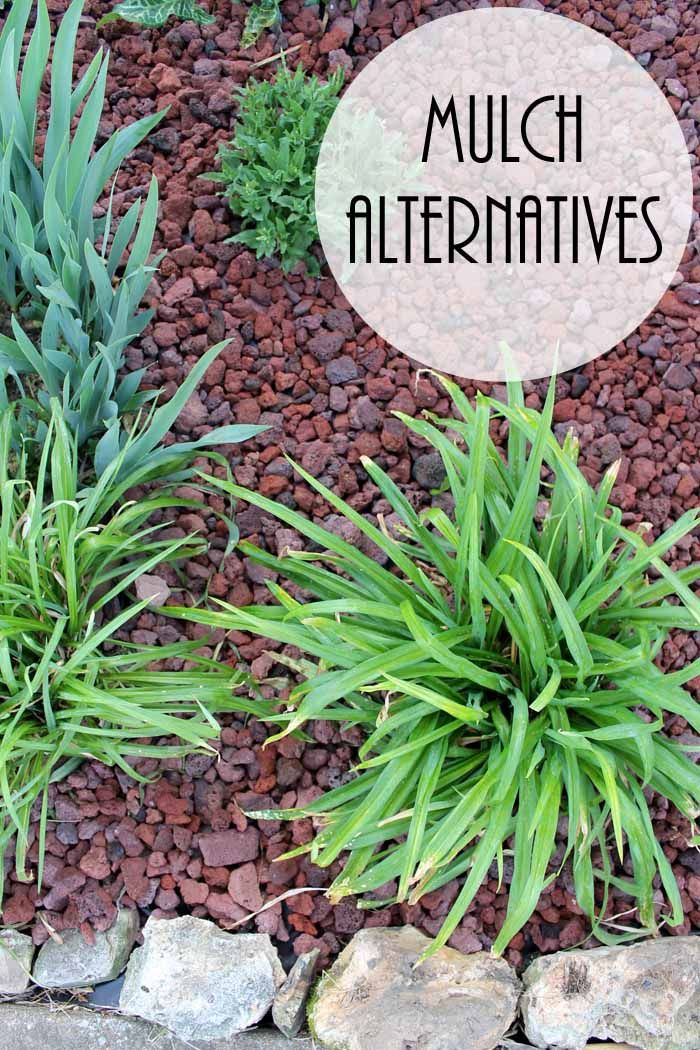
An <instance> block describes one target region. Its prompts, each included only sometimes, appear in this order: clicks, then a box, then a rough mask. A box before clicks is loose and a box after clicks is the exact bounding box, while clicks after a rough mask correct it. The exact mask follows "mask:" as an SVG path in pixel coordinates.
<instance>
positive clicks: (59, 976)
mask: <svg viewBox="0 0 700 1050" xmlns="http://www.w3.org/2000/svg"><path fill="white" fill-rule="evenodd" d="M138 932H139V917H138V912H137V911H136V910H135V909H133V908H132V909H130V908H122V910H121V911H120V912H119V914H118V915H117V918H116V920H115V922H114V925H113V926H110V928H109V929H108V930H105V931H104V933H96V934H95V943H94V944H87V943H86V942H85V941H84V940H83V936H82V934H81V933H80V932H79V931H78V930H69V931H68V932H66V933H63V934H62V935H61V936H62V940H63V944H57V943H56V941H53V940H48V941H47V942H46V944H45V945H44V946H43V947H42V949H41V951H40V952H39V954H38V956H37V960H36V965H35V967H34V980H35V982H36V983H37V984H39V985H41V987H42V988H86V987H88V986H90V985H93V984H101V983H102V982H103V981H112V980H113V979H114V978H115V977H118V976H119V974H120V973H121V972H122V970H123V969H124V967H125V966H126V963H127V959H128V958H129V952H130V951H131V949H132V947H133V945H134V941H135V940H136V936H137V934H138Z"/></svg>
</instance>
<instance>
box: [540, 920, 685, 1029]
mask: <svg viewBox="0 0 700 1050" xmlns="http://www.w3.org/2000/svg"><path fill="white" fill-rule="evenodd" d="M523 982H524V985H525V994H524V995H523V997H522V1000H521V1010H522V1015H523V1022H524V1025H525V1033H526V1035H527V1037H528V1039H529V1040H530V1042H531V1043H534V1044H535V1046H538V1047H548V1046H552V1045H556V1046H557V1047H561V1048H562V1050H580V1048H581V1047H583V1046H585V1045H586V1043H587V1042H588V1040H589V1039H591V1038H597V1039H611V1040H613V1041H615V1042H629V1043H632V1044H633V1045H634V1046H636V1047H640V1050H697V1047H698V1046H700V1011H698V1002H699V1001H700V937H668V938H661V939H659V940H649V941H643V942H642V943H640V944H635V945H632V946H630V947H611V948H595V949H592V950H590V951H572V952H557V953H556V955H550V956H546V957H542V958H539V959H536V960H535V961H534V962H533V963H532V965H531V966H530V967H529V968H528V969H527V970H526V972H525V974H524V977H523Z"/></svg>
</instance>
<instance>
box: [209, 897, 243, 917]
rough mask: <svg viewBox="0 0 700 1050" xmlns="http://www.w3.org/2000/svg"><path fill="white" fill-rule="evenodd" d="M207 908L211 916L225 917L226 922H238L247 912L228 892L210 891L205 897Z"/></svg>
mask: <svg viewBox="0 0 700 1050" xmlns="http://www.w3.org/2000/svg"><path fill="white" fill-rule="evenodd" d="M207 910H208V912H209V914H210V915H211V916H212V918H214V919H225V920H226V921H227V922H238V921H239V920H240V919H245V917H246V915H247V914H248V913H247V911H246V909H245V908H241V906H240V905H239V904H236V902H235V901H234V900H233V899H232V898H231V896H230V894H228V893H210V894H209V896H208V898H207Z"/></svg>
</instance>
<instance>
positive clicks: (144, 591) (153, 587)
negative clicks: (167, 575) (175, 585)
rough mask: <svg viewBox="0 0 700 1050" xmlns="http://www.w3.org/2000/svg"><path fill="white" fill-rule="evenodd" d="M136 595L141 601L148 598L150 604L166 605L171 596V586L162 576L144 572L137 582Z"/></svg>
mask: <svg viewBox="0 0 700 1050" xmlns="http://www.w3.org/2000/svg"><path fill="white" fill-rule="evenodd" d="M135 589H136V597H137V598H138V599H139V600H140V601H144V600H146V599H148V604H149V605H155V606H158V605H165V603H166V602H167V600H168V598H169V597H170V588H169V587H168V585H167V583H166V582H165V580H162V579H161V578H160V576H149V575H148V573H144V574H143V575H142V576H139V577H138V578H137V580H136V583H135Z"/></svg>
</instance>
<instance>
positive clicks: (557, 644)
mask: <svg viewBox="0 0 700 1050" xmlns="http://www.w3.org/2000/svg"><path fill="white" fill-rule="evenodd" d="M443 383H444V385H445V387H446V388H447V390H448V391H449V392H450V393H451V395H452V398H453V401H454V406H455V409H456V410H457V413H456V414H459V415H460V416H461V418H458V419H438V418H434V417H431V416H429V417H428V418H426V419H421V420H418V419H412V418H410V417H407V416H404V415H401V414H399V418H400V419H402V420H403V422H404V423H405V425H406V426H407V427H408V429H409V430H410V431H412V432H413V433H414V434H416V435H418V436H419V437H421V438H422V439H424V440H425V441H426V442H427V443H428V444H429V445H430V446H431V447H432V448H433V449H435V450H436V451H438V452H439V453H440V456H441V457H442V460H443V463H444V466H445V471H446V474H447V481H446V488H447V493H446V497H447V496H449V497H451V502H450V501H449V500H447V499H446V498H444V499H443V500H441V506H439V507H438V506H433V507H431V508H430V509H428V510H425V511H423V512H421V513H417V512H416V511H415V510H414V509H413V507H412V505H411V503H410V502H409V500H408V499H407V498H406V496H405V495H404V494H403V493H402V492H401V491H400V490H399V488H397V486H396V485H395V484H394V482H393V481H392V480H391V479H390V478H389V477H388V475H387V474H386V473H385V472H384V471H383V470H381V469H380V468H379V467H378V466H377V465H376V464H374V463H372V462H371V461H368V460H365V461H364V466H365V469H366V470H367V472H368V474H369V477H370V479H371V480H372V482H374V484H375V485H376V486H377V489H378V490H379V492H380V493H381V495H382V496H383V497H384V499H385V500H386V501H387V502H388V503H389V504H390V505H391V507H392V508H393V511H394V513H395V515H396V518H397V519H398V521H399V525H398V526H393V527H391V528H390V527H389V526H388V525H387V523H386V521H384V520H383V519H380V521H379V525H374V524H372V523H370V522H369V521H367V520H366V519H365V518H364V517H363V516H362V515H361V514H359V513H357V512H356V511H355V510H353V509H352V508H351V507H350V506H349V505H348V504H347V503H345V502H343V501H342V500H341V499H340V498H339V497H338V496H337V495H335V494H334V493H333V492H332V491H330V490H329V489H327V488H326V487H325V486H324V485H322V484H321V483H320V482H319V481H318V480H316V479H315V478H313V477H312V476H311V475H309V474H308V472H306V471H305V470H303V469H302V468H301V467H298V466H297V467H296V470H297V471H298V473H299V475H300V476H301V477H302V478H303V479H304V480H305V481H306V483H307V484H308V485H310V486H311V487H312V488H313V489H315V490H316V492H318V493H319V494H320V495H321V496H322V497H323V499H324V500H325V501H326V502H327V503H328V505H329V506H330V507H332V508H333V509H334V510H335V511H336V512H338V513H339V514H341V515H343V516H344V517H345V518H346V520H347V521H349V522H351V523H352V524H353V525H354V526H356V527H357V528H358V529H359V530H360V531H361V532H362V533H363V534H364V536H366V537H367V538H368V539H369V540H371V541H372V542H373V543H374V544H376V547H377V548H378V549H379V551H381V552H382V555H383V558H384V559H385V564H381V563H379V562H378V561H377V560H375V559H374V558H372V557H370V556H368V555H367V554H365V553H363V552H362V551H361V550H360V549H358V547H357V546H356V545H353V544H351V543H348V542H345V541H344V540H343V539H341V538H339V537H338V536H337V535H335V534H334V533H331V532H328V531H327V530H325V529H324V528H322V527H321V526H319V525H315V524H313V523H312V522H311V521H309V520H308V519H307V518H305V517H304V516H303V515H301V514H299V513H297V512H295V511H293V510H290V509H288V508H286V507H284V506H283V505H281V504H279V503H276V502H273V501H271V500H269V499H266V498H264V497H262V496H261V495H259V494H258V493H256V492H251V491H248V490H246V489H243V488H241V487H239V486H237V485H234V484H230V483H229V482H226V481H219V482H218V483H217V484H218V485H219V487H220V488H221V489H223V490H224V491H225V492H227V493H230V494H231V495H233V496H235V497H237V498H239V499H242V500H244V501H246V502H249V503H251V504H254V505H255V506H256V507H258V508H260V509H261V510H263V511H265V512H266V513H269V514H272V515H274V516H275V517H277V518H278V519H280V520H282V521H284V522H285V523H286V524H287V525H289V526H291V527H293V528H295V529H298V531H299V532H300V533H301V534H303V535H304V536H305V537H306V538H307V540H308V541H310V543H311V545H312V546H313V548H314V549H313V550H311V551H308V552H306V553H304V552H295V551H290V552H289V553H288V554H286V555H285V556H283V557H274V556H273V555H271V554H268V553H265V552H263V551H262V550H259V549H257V548H255V547H253V546H250V545H248V544H246V545H245V548H244V549H245V553H246V555H247V556H249V557H251V558H253V559H255V560H256V561H257V562H259V563H260V564H261V565H263V566H265V567H266V568H269V569H272V570H273V571H274V572H276V573H279V574H280V576H281V577H282V578H286V579H287V580H289V581H292V582H293V583H294V584H296V585H297V586H298V587H299V588H301V593H302V594H304V595H305V597H304V599H303V600H298V597H295V596H294V595H293V594H291V593H290V591H289V590H288V589H285V588H284V587H282V586H280V585H278V584H277V583H273V582H270V583H268V587H269V589H270V591H271V593H272V596H273V597H274V598H275V600H276V602H275V604H273V605H271V606H252V607H248V608H244V609H237V608H235V607H232V606H229V605H225V604H224V603H220V604H221V605H222V608H221V610H219V611H206V610H192V609H187V610H185V609H182V610H180V615H182V616H186V617H188V618H190V619H194V620H197V621H199V622H201V623H205V624H210V625H212V626H216V627H224V628H228V629H235V630H238V631H246V632H250V633H251V634H253V635H258V636H261V637H268V638H271V639H274V640H275V641H276V642H279V643H283V645H285V646H290V647H294V648H295V649H296V650H298V651H300V652H301V654H302V656H301V657H294V658H292V656H285V654H284V653H278V654H276V657H275V658H276V659H277V660H279V661H280V662H282V663H286V664H288V665H289V667H290V668H291V669H292V670H293V671H295V672H297V673H298V674H299V675H300V676H301V681H300V682H299V684H297V685H296V687H295V688H294V689H293V691H292V693H291V696H290V698H289V701H288V704H287V707H286V710H283V711H281V712H279V711H276V709H271V710H270V712H269V715H268V717H270V718H271V719H273V720H276V721H277V722H278V723H279V725H280V726H281V729H280V732H279V734H278V735H279V736H284V735H285V734H287V733H290V732H294V731H301V730H302V729H303V727H304V725H305V724H306V723H307V722H309V721H310V720H313V719H329V720H332V721H335V722H340V723H344V724H346V725H355V726H360V727H361V728H362V729H363V730H364V731H365V733H366V739H365V741H364V743H363V745H362V747H361V749H360V753H359V761H358V764H357V766H356V769H355V774H356V775H355V776H354V777H353V779H352V780H350V781H349V782H348V783H346V784H344V785H343V786H341V787H338V788H336V789H334V790H332V791H330V792H328V793H327V794H326V795H324V796H323V797H322V798H320V799H319V800H318V801H316V802H313V803H312V804H310V805H308V806H304V807H303V808H301V809H298V810H291V811H284V812H279V811H274V812H269V811H268V812H267V813H258V814H256V816H259V817H263V816H265V817H273V816H274V818H275V819H279V818H280V817H281V818H284V819H294V818H297V817H305V816H310V815H311V816H314V817H315V818H316V819H317V825H318V826H319V830H318V832H317V834H316V837H315V839H314V841H313V842H312V843H310V844H308V845H304V846H301V847H299V849H297V850H295V851H294V853H300V852H304V851H308V852H309V854H310V857H311V859H312V860H313V862H314V863H316V864H319V865H321V866H322V867H328V866H329V865H331V864H332V863H333V862H334V861H337V860H338V859H340V858H342V857H343V855H344V854H347V855H346V857H345V863H344V866H343V868H342V870H341V872H340V874H339V875H338V876H337V878H336V879H335V881H334V882H333V884H332V886H331V888H330V891H329V894H330V896H331V899H332V900H334V901H338V900H340V899H341V898H342V897H344V896H346V895H348V894H357V895H359V896H360V897H363V896H364V898H365V900H364V903H365V905H366V906H370V907H371V906H377V905H379V904H380V903H381V904H384V903H386V901H384V900H382V901H381V902H380V901H378V900H376V898H375V899H374V900H373V898H372V894H373V892H374V891H376V890H377V889H379V887H383V886H385V885H386V884H387V883H392V884H393V885H395V887H396V893H395V898H394V899H396V900H398V901H408V902H409V903H411V902H415V901H417V900H419V899H420V897H421V896H422V895H423V894H424V893H427V892H430V891H432V890H435V889H437V888H438V887H440V886H442V885H444V884H445V883H446V882H448V881H450V880H451V879H454V878H456V877H461V878H463V880H464V882H463V886H462V888H461V890H460V892H459V895H458V897H457V899H456V900H455V902H454V904H453V906H452V908H451V910H450V912H449V914H448V916H447V918H446V919H445V921H444V924H443V926H442V929H441V931H440V933H439V934H438V936H437V938H436V939H435V942H434V944H433V946H432V947H431V949H430V950H431V951H434V950H435V949H436V948H437V947H438V946H439V945H441V944H443V943H445V942H446V941H447V939H448V938H449V937H450V935H451V934H452V932H453V931H454V930H455V928H456V927H457V925H458V924H459V922H460V920H461V918H462V917H463V915H464V914H465V911H466V909H467V908H468V907H469V905H470V903H471V901H472V900H473V899H474V896H475V894H476V893H477V891H478V889H479V887H480V886H481V884H482V882H483V880H484V878H485V877H486V875H487V873H488V872H489V871H490V870H491V869H492V866H493V865H495V870H496V871H497V872H498V874H499V878H501V879H502V878H503V872H504V866H505V863H506V859H507V858H509V859H510V862H511V863H512V880H511V882H510V886H509V891H510V892H509V903H508V910H507V915H506V919H505V922H504V924H503V926H502V928H501V930H500V933H499V935H498V937H497V940H496V942H495V944H494V951H495V952H497V953H501V952H503V950H504V949H505V948H506V946H507V945H508V943H509V941H510V940H511V938H512V937H513V936H514V935H515V934H516V933H517V932H518V931H519V930H520V929H521V927H522V926H523V925H524V924H525V922H526V921H527V920H528V918H529V917H530V916H531V915H532V913H533V911H534V909H535V906H536V904H537V901H538V898H539V896H540V894H541V893H542V891H543V889H544V888H545V887H546V886H547V885H548V884H549V883H550V882H551V880H552V879H554V878H555V877H556V875H557V872H558V871H559V870H561V867H562V865H563V864H564V863H565V862H567V861H569V862H570V863H571V865H572V868H573V877H574V881H575V888H576V895H577V899H578V903H579V905H580V906H581V907H582V909H583V910H584V911H585V913H586V915H587V916H588V917H589V919H590V921H591V923H592V925H593V929H594V931H595V934H596V936H597V937H599V938H600V939H602V940H604V941H608V942H610V941H615V940H624V939H626V938H631V937H634V936H638V935H639V934H640V933H643V932H652V931H655V930H656V929H657V928H658V926H659V923H660V921H663V922H666V923H668V924H670V925H677V924H679V923H681V922H682V920H683V908H682V903H681V898H680V893H679V890H678V886H677V884H676V881H675V879H674V876H673V872H672V870H671V866H670V864H669V862H668V860H667V858H666V856H665V855H664V852H663V849H662V848H661V845H660V844H659V843H658V842H657V840H656V837H655V835H654V829H653V825H652V820H651V815H650V809H649V803H648V798H649V793H650V791H653V792H658V793H659V794H660V795H662V796H664V797H665V798H667V799H668V800H669V801H670V802H671V803H673V805H674V806H676V807H677V809H678V811H679V812H680V813H681V814H683V815H684V816H685V817H686V818H688V819H689V820H690V821H694V820H695V818H696V817H697V815H698V812H699V808H700V772H699V771H698V769H697V767H696V766H694V765H693V763H692V762H691V761H690V759H689V758H688V757H687V756H686V755H685V754H684V752H683V749H682V747H681V746H680V745H679V744H678V743H674V742H673V741H672V740H671V739H669V738H668V737H667V736H666V735H664V732H663V718H664V713H665V712H668V713H673V714H676V715H680V716H682V717H683V718H684V719H686V720H687V722H688V723H689V724H690V725H691V726H692V727H693V728H694V729H695V730H696V731H698V730H700V708H699V706H698V704H697V702H695V701H694V700H693V699H692V697H691V695H690V694H689V693H688V692H687V691H686V690H685V689H684V688H683V686H684V685H685V684H686V683H687V682H688V681H689V680H690V679H692V678H693V677H694V676H696V675H698V674H699V673H700V661H698V660H696V661H695V662H694V663H692V664H691V665H690V666H688V667H686V668H685V669H684V670H682V671H677V672H674V673H669V674H663V673H662V672H661V671H660V670H659V669H658V667H657V666H656V664H655V662H654V661H655V658H656V657H657V656H658V655H659V652H660V650H661V647H662V645H663V642H664V640H665V639H666V638H667V637H668V635H669V632H670V631H671V630H672V629H673V628H681V629H684V630H690V631H693V630H697V629H698V627H699V626H700V599H699V598H698V596H697V594H696V593H695V592H694V590H693V589H692V587H693V585H694V584H695V583H696V582H697V580H698V578H699V577H700V566H698V565H691V566H690V567H688V568H686V569H683V570H682V571H679V572H674V571H672V570H671V569H670V568H669V567H668V565H667V564H666V562H665V561H664V555H666V554H667V553H668V552H669V551H670V550H671V549H672V548H673V546H674V544H676V543H677V542H678V541H679V540H681V539H682V538H683V537H684V536H687V535H688V533H690V532H691V531H692V530H693V529H695V528H696V527H697V525H698V523H699V522H700V510H697V509H696V510H690V511H688V512H687V513H686V514H684V515H683V516H682V517H681V518H680V519H679V520H678V522H676V524H674V525H673V526H672V527H671V528H670V529H668V531H667V532H665V533H664V534H663V535H662V536H660V537H659V538H658V539H655V540H653V541H652V539H651V538H650V536H648V535H646V536H645V535H642V534H641V533H640V532H637V531H634V530H632V529H629V528H626V527H624V526H623V525H622V523H621V512H620V510H619V509H618V508H616V507H615V506H613V505H611V504H610V503H609V497H610V493H611V490H612V488H613V485H614V482H615V476H616V468H615V467H612V468H611V469H610V470H608V472H607V473H606V474H605V476H604V478H603V480H602V481H601V484H600V486H599V488H598V490H597V491H595V490H594V489H593V488H592V487H591V485H590V484H589V482H588V481H587V480H586V478H585V477H584V475H583V474H582V473H581V471H580V470H579V468H578V467H577V452H578V447H577V443H576V441H575V440H574V438H573V437H572V436H571V435H569V436H568V437H567V438H566V440H565V441H564V444H563V447H560V445H559V444H558V442H557V441H556V439H555V437H554V435H553V434H552V432H551V420H552V408H553V401H554V384H552V386H551V387H550V391H549V396H548V398H547V401H546V405H545V407H544V411H543V412H542V414H540V413H538V412H536V411H534V410H532V409H528V408H526V407H525V406H524V403H523V399H522V392H521V390H520V388H519V387H518V386H516V385H511V388H510V402H509V404H507V405H503V404H501V403H500V402H498V401H496V400H494V399H492V398H489V397H485V396H481V395H479V397H478V398H477V402H476V406H475V407H474V406H472V405H471V404H470V402H469V401H468V399H467V398H466V397H465V396H464V394H463V393H462V392H461V391H460V390H459V388H458V387H457V386H456V385H454V384H453V383H451V382H449V381H447V380H443ZM493 419H496V420H501V421H502V420H506V421H507V422H508V427H509V434H508V444H507V450H506V454H505V457H504V456H502V455H501V454H500V452H499V450H498V448H497V447H496V445H495V444H494V442H493V440H492V438H491V436H490V430H489V425H490V422H491V421H492V420H493ZM543 503H544V507H545V508H546V512H545V513H544V516H542V513H541V512H542V510H543ZM443 506H444V507H445V508H447V507H448V506H452V509H451V510H450V509H443ZM272 739H275V738H274V737H273V738H272ZM562 815H563V816H564V817H565V818H566V828H567V831H566V837H565V852H564V857H563V859H560V858H559V856H558V857H557V860H556V862H555V861H554V857H555V852H556V850H557V825H558V823H559V821H560V818H561V817H562ZM657 887H660V888H662V889H663V892H664V895H665V898H666V902H667V904H666V905H665V906H664V907H662V908H661V909H660V910H661V916H660V915H659V907H658V905H657V904H656V896H657V895H656V888H657ZM613 889H615V890H618V891H622V893H623V894H624V895H626V896H627V897H628V898H629V909H630V915H629V916H628V918H627V919H623V920H619V919H618V920H617V922H613V923H611V924H609V923H608V922H606V921H605V919H606V909H607V907H608V903H609V898H610V891H611V890H613ZM613 931H617V932H613Z"/></svg>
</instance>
